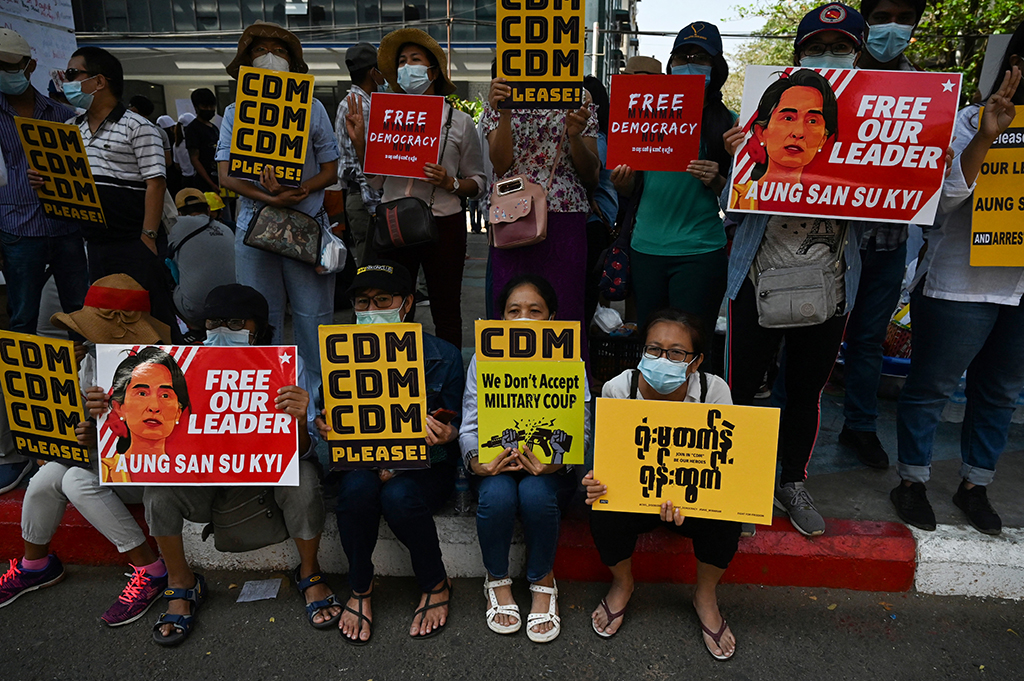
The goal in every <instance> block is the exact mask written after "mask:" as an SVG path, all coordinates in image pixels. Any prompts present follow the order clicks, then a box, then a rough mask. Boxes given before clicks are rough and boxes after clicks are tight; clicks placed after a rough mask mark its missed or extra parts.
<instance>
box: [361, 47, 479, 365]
mask: <svg viewBox="0 0 1024 681" xmlns="http://www.w3.org/2000/svg"><path fill="white" fill-rule="evenodd" d="M377 68H378V69H380V72H381V73H382V74H383V75H384V78H385V79H387V82H388V84H389V85H390V86H391V91H392V92H397V93H405V94H409V95H450V94H452V93H453V92H455V84H454V83H452V82H451V80H449V79H448V75H447V74H448V60H447V58H446V57H445V53H444V50H442V49H441V46H440V45H438V44H437V41H436V40H434V39H433V38H431V37H430V36H429V35H427V34H426V33H424V32H423V31H421V30H419V29H416V28H402V29H399V30H397V31H392V32H391V33H389V34H387V35H386V36H384V39H383V40H381V41H380V48H379V49H378V50H377ZM349 97H350V102H349V107H348V116H347V117H346V123H345V125H346V129H347V130H348V134H349V138H350V139H351V140H352V144H353V146H355V148H356V153H357V154H358V156H359V160H360V162H362V160H363V159H364V158H365V153H366V144H365V121H364V120H363V114H362V111H363V109H362V107H361V106H359V104H358V100H357V99H355V98H354V95H349ZM449 116H450V118H449ZM444 120H445V125H444V127H442V130H441V147H442V151H441V158H440V160H439V162H438V163H425V164H424V165H423V179H410V178H405V177H384V176H369V175H368V176H367V180H368V182H369V184H370V186H372V187H374V188H376V189H381V188H383V195H382V196H381V201H382V202H385V203H386V202H388V201H394V200H395V199H399V198H402V197H403V196H415V197H417V198H419V199H422V200H423V201H424V202H425V203H427V204H428V205H429V206H430V209H431V211H432V212H433V214H434V219H435V221H436V223H437V231H438V240H437V241H435V242H434V243H430V244H424V245H421V246H414V247H409V248H404V249H397V250H393V251H389V252H388V253H387V254H386V257H388V258H391V259H393V260H395V261H396V262H399V263H401V264H402V265H403V266H404V267H405V268H406V269H408V270H409V271H410V272H416V271H418V270H419V269H420V267H422V268H423V275H424V277H425V278H426V281H427V292H428V293H429V294H430V313H431V316H432V317H433V320H434V333H435V334H436V335H437V337H438V338H441V339H443V340H446V341H448V342H449V343H451V344H452V345H455V346H456V347H461V346H462V271H463V268H464V267H465V262H466V214H465V211H464V210H463V209H462V200H463V199H473V198H476V197H477V195H478V194H479V193H480V190H481V188H482V187H483V186H484V165H483V156H482V153H481V151H480V140H479V138H478V137H477V134H476V128H475V126H474V124H473V119H472V118H471V117H470V116H469V114H466V113H464V112H462V111H456V110H453V109H452V107H451V105H450V104H447V103H445V105H444ZM449 121H450V125H449ZM372 241H373V239H372V237H369V238H368V243H367V246H366V248H367V251H371V250H372ZM382 255H384V254H382Z"/></svg>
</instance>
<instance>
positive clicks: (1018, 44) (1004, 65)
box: [985, 21, 1024, 104]
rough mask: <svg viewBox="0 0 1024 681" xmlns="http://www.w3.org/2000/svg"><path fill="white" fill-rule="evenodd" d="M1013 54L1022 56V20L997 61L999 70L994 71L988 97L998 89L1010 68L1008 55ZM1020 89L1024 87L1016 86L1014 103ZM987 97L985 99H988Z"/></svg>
mask: <svg viewBox="0 0 1024 681" xmlns="http://www.w3.org/2000/svg"><path fill="white" fill-rule="evenodd" d="M1013 55H1017V56H1018V57H1021V58H1024V21H1022V22H1020V23H1019V24H1017V30H1016V31H1014V32H1013V36H1012V37H1011V38H1010V44H1009V45H1007V46H1006V53H1005V54H1004V55H1003V60H1002V61H1001V62H1000V63H999V70H998V71H996V79H995V82H993V83H992V90H991V91H990V92H989V93H988V97H991V96H992V95H994V94H995V93H996V91H997V90H999V86H1000V85H1001V84H1002V82H1003V74H1004V73H1006V72H1007V71H1009V70H1010V57H1012V56H1013ZM1022 89H1024V88H1021V87H1018V88H1017V93H1016V94H1015V95H1014V97H1013V100H1014V103H1015V104H1017V103H1019V102H1020V101H1021V90H1022ZM988 97H986V98H985V99H988Z"/></svg>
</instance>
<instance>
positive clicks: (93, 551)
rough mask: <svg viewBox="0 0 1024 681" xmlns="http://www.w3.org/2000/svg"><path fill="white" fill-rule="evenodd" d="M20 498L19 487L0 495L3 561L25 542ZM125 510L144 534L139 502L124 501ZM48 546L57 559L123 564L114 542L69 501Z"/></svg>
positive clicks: (16, 555) (22, 549) (16, 554)
mask: <svg viewBox="0 0 1024 681" xmlns="http://www.w3.org/2000/svg"><path fill="white" fill-rule="evenodd" d="M24 498H25V490H23V489H19V490H15V491H13V492H8V493H7V494H5V495H3V496H0V558H3V560H4V561H6V560H8V559H11V558H20V557H21V556H22V555H24V553H25V542H24V541H23V540H22V538H21V502H22V499H24ZM128 510H129V511H131V513H132V515H133V516H135V519H136V520H137V521H138V522H139V526H140V527H141V528H142V531H143V532H145V533H146V535H147V536H148V535H149V528H148V526H147V525H146V518H145V512H144V510H143V508H142V504H128ZM149 543H150V545H151V546H152V547H153V549H154V550H155V549H156V542H155V541H154V540H153V539H152V538H150V539H149ZM50 549H51V551H53V553H55V554H57V556H59V557H60V559H61V561H63V562H65V563H68V564H72V565H125V564H126V561H125V559H124V556H122V555H121V554H120V553H118V551H117V549H116V548H115V547H114V545H113V544H111V543H110V541H108V540H107V538H106V537H104V536H103V535H102V534H100V533H99V532H98V531H96V528H94V527H93V526H92V525H90V524H89V521H88V520H86V519H85V518H84V517H83V516H82V514H81V513H79V512H78V509H76V508H75V507H74V506H72V505H71V504H68V508H67V511H65V513H64V520H63V522H61V524H60V527H59V528H58V529H57V533H56V534H55V535H54V536H53V541H51V542H50Z"/></svg>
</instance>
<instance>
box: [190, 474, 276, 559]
mask: <svg viewBox="0 0 1024 681" xmlns="http://www.w3.org/2000/svg"><path fill="white" fill-rule="evenodd" d="M211 515H212V517H213V522H211V523H210V524H209V525H207V526H206V527H205V528H204V529H203V541H206V538H207V537H209V536H210V534H211V533H212V534H213V542H214V545H215V546H216V547H217V550H218V551H223V552H225V553H240V552H242V551H253V550H255V549H261V548H263V547H264V546H273V545H274V544H280V543H281V542H283V541H284V540H285V539H287V538H288V528H287V527H286V526H285V523H284V513H283V512H282V511H281V507H280V506H278V505H277V502H276V501H275V500H274V490H273V489H270V488H262V489H261V488H259V487H257V488H253V487H225V488H224V489H221V490H218V491H217V496H216V497H215V498H214V501H213V509H212V514H211Z"/></svg>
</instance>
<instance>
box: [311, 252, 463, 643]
mask: <svg viewBox="0 0 1024 681" xmlns="http://www.w3.org/2000/svg"><path fill="white" fill-rule="evenodd" d="M348 294H349V295H350V296H351V297H352V306H353V307H354V308H355V314H356V323H358V324H397V323H399V322H401V321H402V320H403V319H405V318H406V316H407V315H408V314H409V311H410V310H412V307H413V282H412V277H411V276H410V275H409V271H408V270H406V269H405V268H404V267H402V266H401V265H399V264H398V263H396V262H392V261H390V260H376V261H371V262H369V263H367V264H366V265H365V266H364V267H361V268H359V270H358V272H357V274H356V277H355V279H354V280H353V281H352V286H351V287H349V290H348ZM423 365H424V374H425V383H426V390H427V395H426V397H427V414H428V416H427V418H426V423H427V437H426V441H427V444H428V445H429V446H430V467H429V468H422V469H417V470H405V471H392V470H386V469H359V470H351V471H336V472H333V473H331V475H330V476H328V484H329V485H332V486H333V485H335V484H336V485H337V487H338V507H337V516H338V534H339V535H341V545H342V547H343V548H344V549H345V555H346V557H347V558H348V563H349V574H348V581H349V586H350V587H351V588H352V597H351V598H349V600H348V603H346V605H345V614H344V615H342V618H341V622H340V623H339V627H340V628H341V635H342V637H343V638H344V639H345V641H346V642H347V643H351V644H352V645H357V646H359V645H365V644H367V643H369V642H370V638H371V637H372V635H373V614H372V610H371V609H370V597H371V595H372V591H373V570H374V568H373V550H374V547H375V546H376V544H377V534H378V531H379V529H380V518H381V516H382V515H383V516H384V520H386V521H387V523H388V527H390V528H391V531H392V532H394V534H395V536H396V537H397V538H398V540H399V541H400V542H402V543H403V544H404V545H405V547H406V548H408V549H409V555H410V558H411V559H412V567H413V572H414V573H415V575H416V582H417V584H418V585H419V588H420V591H421V592H422V595H421V596H420V603H419V606H418V607H417V609H416V612H415V613H414V614H413V619H412V626H411V627H410V628H409V635H410V636H411V637H413V638H417V639H422V638H430V637H432V636H436V635H437V634H438V633H440V632H441V630H442V629H444V628H445V626H446V625H447V624H448V604H449V601H450V599H451V580H449V579H448V577H447V574H446V572H445V567H444V561H443V560H442V558H441V543H440V540H439V539H438V536H437V527H436V526H435V525H434V514H435V513H437V511H439V510H440V509H441V507H442V506H443V505H444V503H445V502H446V501H447V500H448V497H449V496H451V493H452V490H453V489H454V486H455V465H454V460H455V457H456V456H458V449H457V447H456V446H455V445H454V444H453V443H454V442H455V438H456V437H457V436H458V432H459V422H460V417H459V410H460V405H459V402H460V400H461V398H462V389H463V385H464V377H463V373H462V354H461V353H460V352H459V350H458V348H456V347H455V346H454V345H452V344H451V343H448V342H446V341H443V340H441V339H440V338H437V337H436V336H432V335H430V334H428V333H424V334H423ZM438 410H445V411H447V412H449V414H448V416H450V417H451V419H450V420H449V421H448V422H443V421H442V420H439V419H441V418H442V417H441V415H440V414H437V412H438ZM452 414H454V416H452ZM435 415H436V416H437V418H435ZM316 424H317V428H319V430H320V435H321V436H322V437H323V438H324V439H327V438H328V437H329V436H330V432H331V431H330V428H329V427H328V426H327V423H326V422H325V421H324V419H323V418H320V417H317V420H316ZM443 594H446V595H447V597H444V598H443V599H442V595H443Z"/></svg>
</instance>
